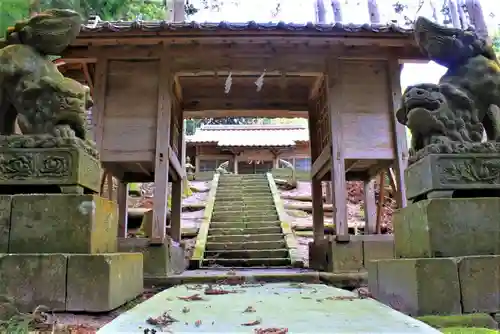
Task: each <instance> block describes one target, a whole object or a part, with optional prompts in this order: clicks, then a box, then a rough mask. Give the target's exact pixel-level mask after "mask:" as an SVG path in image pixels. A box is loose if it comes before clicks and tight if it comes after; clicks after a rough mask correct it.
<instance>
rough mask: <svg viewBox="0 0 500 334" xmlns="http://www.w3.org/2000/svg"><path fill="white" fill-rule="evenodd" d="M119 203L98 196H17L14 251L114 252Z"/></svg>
mask: <svg viewBox="0 0 500 334" xmlns="http://www.w3.org/2000/svg"><path fill="white" fill-rule="evenodd" d="M117 230H118V209H117V204H116V203H114V202H111V201H109V200H107V199H105V198H102V197H99V196H97V195H79V194H40V195H36V194H35V195H15V196H13V199H12V214H11V229H10V238H9V252H10V253H36V252H43V253H84V254H95V253H112V252H116V250H117V240H116V233H117Z"/></svg>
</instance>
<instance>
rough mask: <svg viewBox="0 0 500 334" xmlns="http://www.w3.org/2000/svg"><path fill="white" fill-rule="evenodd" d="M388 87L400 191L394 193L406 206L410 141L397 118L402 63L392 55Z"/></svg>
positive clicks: (389, 63)
mask: <svg viewBox="0 0 500 334" xmlns="http://www.w3.org/2000/svg"><path fill="white" fill-rule="evenodd" d="M387 73H388V75H387V87H388V91H389V106H388V109H389V112H390V113H391V115H392V117H391V128H392V138H393V146H394V156H395V162H394V172H395V174H396V181H397V183H398V186H397V189H398V191H397V192H396V193H395V194H394V195H395V199H396V203H397V205H398V207H399V208H404V207H405V206H406V187H405V183H404V174H405V173H404V172H405V169H406V167H407V166H408V142H407V140H408V139H407V137H406V128H405V126H404V125H402V124H400V123H399V122H398V121H397V119H396V110H397V109H398V108H399V105H400V103H401V82H400V76H401V65H400V64H399V62H398V59H397V58H394V57H391V58H390V59H389V60H388V66H387Z"/></svg>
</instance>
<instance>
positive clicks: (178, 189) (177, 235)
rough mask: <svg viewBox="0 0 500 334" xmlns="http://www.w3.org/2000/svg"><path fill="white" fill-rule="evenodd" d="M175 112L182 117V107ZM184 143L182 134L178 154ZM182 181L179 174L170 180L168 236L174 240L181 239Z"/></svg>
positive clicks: (182, 150) (182, 149)
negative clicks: (174, 179)
mask: <svg viewBox="0 0 500 334" xmlns="http://www.w3.org/2000/svg"><path fill="white" fill-rule="evenodd" d="M174 112H175V113H179V114H180V115H178V117H179V118H180V119H182V118H183V116H182V107H180V106H179V107H178V108H176V109H175V110H174ZM180 125H181V131H180V133H184V122H180ZM185 145H186V142H185V140H184V136H182V135H181V136H179V142H178V144H177V147H178V151H179V153H180V154H182V153H183V152H185V149H184V147H183V146H185ZM183 181H184V177H182V176H181V175H179V177H178V178H177V180H176V181H172V195H171V201H170V202H171V204H172V208H171V209H172V211H171V215H170V237H171V238H172V240H174V241H176V242H180V241H181V237H182V235H181V234H182V226H181V214H182V183H184V182H183Z"/></svg>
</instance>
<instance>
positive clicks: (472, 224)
mask: <svg viewBox="0 0 500 334" xmlns="http://www.w3.org/2000/svg"><path fill="white" fill-rule="evenodd" d="M393 225H394V238H395V251H396V257H400V258H417V257H453V256H468V255H491V254H500V198H494V197H490V198H443V199H431V200H425V201H421V202H418V203H415V204H411V205H409V206H407V207H406V208H403V209H401V210H399V211H397V212H396V213H395V214H394V217H393Z"/></svg>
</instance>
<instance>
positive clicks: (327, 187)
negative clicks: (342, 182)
mask: <svg viewBox="0 0 500 334" xmlns="http://www.w3.org/2000/svg"><path fill="white" fill-rule="evenodd" d="M325 190H326V191H325V195H326V196H325V201H326V203H328V204H332V203H333V197H332V195H333V191H334V189H333V188H332V183H331V182H330V181H326V182H325Z"/></svg>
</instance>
